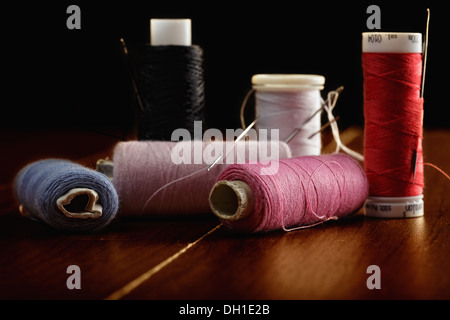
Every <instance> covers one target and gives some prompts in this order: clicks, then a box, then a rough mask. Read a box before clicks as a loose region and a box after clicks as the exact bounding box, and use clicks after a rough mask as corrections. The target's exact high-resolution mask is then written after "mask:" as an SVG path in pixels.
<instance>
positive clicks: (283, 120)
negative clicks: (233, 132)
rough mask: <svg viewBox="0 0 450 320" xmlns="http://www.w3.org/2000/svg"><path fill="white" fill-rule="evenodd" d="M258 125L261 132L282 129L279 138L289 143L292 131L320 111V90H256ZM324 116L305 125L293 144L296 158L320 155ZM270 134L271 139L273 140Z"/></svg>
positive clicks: (318, 115) (293, 140) (292, 148)
mask: <svg viewBox="0 0 450 320" xmlns="http://www.w3.org/2000/svg"><path fill="white" fill-rule="evenodd" d="M255 97H256V118H257V119H258V122H257V124H256V126H257V128H258V129H269V131H270V129H279V138H280V140H281V141H285V140H286V138H288V137H289V135H290V134H291V133H292V131H293V130H294V129H295V128H297V127H299V126H300V125H301V124H302V123H303V122H304V121H305V120H306V119H308V118H309V117H311V116H312V115H313V114H314V112H315V111H317V110H318V109H320V106H321V97H320V91H319V90H303V91H299V92H295V91H293V92H266V91H262V92H260V91H256V93H255ZM319 130H320V113H318V114H317V115H316V116H314V118H312V119H311V120H310V121H308V122H307V123H305V125H304V126H302V128H301V130H300V131H299V133H298V134H297V135H296V136H295V137H294V138H293V139H292V140H291V141H290V142H289V146H290V147H291V150H292V155H293V156H294V157H299V156H304V155H319V154H320V150H321V148H322V145H321V138H320V134H319V135H315V136H313V137H310V136H311V135H312V134H313V133H316V132H317V131H319ZM270 138H271V137H270V134H269V139H270Z"/></svg>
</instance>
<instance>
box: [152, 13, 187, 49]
mask: <svg viewBox="0 0 450 320" xmlns="http://www.w3.org/2000/svg"><path fill="white" fill-rule="evenodd" d="M150 44H151V45H152V46H170V45H173V46H190V45H191V44H192V32H191V19H150Z"/></svg>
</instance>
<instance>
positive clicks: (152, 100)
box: [137, 45, 205, 141]
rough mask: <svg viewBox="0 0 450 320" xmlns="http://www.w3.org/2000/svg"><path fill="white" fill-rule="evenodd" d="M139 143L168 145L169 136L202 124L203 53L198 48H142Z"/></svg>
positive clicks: (139, 68) (139, 69)
mask: <svg viewBox="0 0 450 320" xmlns="http://www.w3.org/2000/svg"><path fill="white" fill-rule="evenodd" d="M137 81H138V88H139V93H140V95H141V99H142V103H143V108H144V110H139V115H138V139H139V140H164V141H170V140H171V135H172V132H173V131H174V130H175V129H178V128H185V129H187V130H188V131H189V132H190V133H191V134H193V132H194V131H193V130H194V121H202V120H204V105H205V93H204V89H205V85H204V80H203V50H202V49H201V48H200V47H199V46H195V45H192V46H178V45H167V46H166V45H164V46H151V45H148V46H144V47H142V48H141V50H140V51H139V61H138V78H137Z"/></svg>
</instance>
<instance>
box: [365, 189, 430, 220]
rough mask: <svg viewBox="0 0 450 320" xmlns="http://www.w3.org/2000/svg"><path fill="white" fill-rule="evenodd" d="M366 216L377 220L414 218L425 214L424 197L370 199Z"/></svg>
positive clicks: (366, 208) (366, 205)
mask: <svg viewBox="0 0 450 320" xmlns="http://www.w3.org/2000/svg"><path fill="white" fill-rule="evenodd" d="M364 214H365V215H366V216H370V217H377V218H414V217H420V216H423V214H424V208H423V195H420V196H415V197H391V198H388V197H369V198H367V200H366V203H365V205H364Z"/></svg>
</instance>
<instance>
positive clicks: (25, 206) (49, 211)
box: [14, 159, 119, 231]
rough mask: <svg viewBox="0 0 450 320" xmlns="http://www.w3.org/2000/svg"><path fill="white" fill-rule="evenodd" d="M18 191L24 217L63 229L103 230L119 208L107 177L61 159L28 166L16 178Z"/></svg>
mask: <svg viewBox="0 0 450 320" xmlns="http://www.w3.org/2000/svg"><path fill="white" fill-rule="evenodd" d="M14 192H15V196H16V198H17V200H18V201H19V202H20V204H21V212H22V214H24V215H26V216H28V217H29V218H31V219H34V220H40V221H43V222H45V223H46V224H48V225H50V226H52V227H54V228H56V229H60V230H71V231H92V230H99V229H101V228H103V227H105V226H106V225H107V224H109V223H110V222H111V220H112V219H113V218H114V217H115V215H116V213H117V210H118V207H119V199H118V196H117V193H116V190H115V189H114V186H113V184H112V182H111V181H110V180H109V179H108V178H107V177H106V176H105V175H104V174H102V173H100V172H97V171H94V170H92V169H89V168H86V167H83V166H81V165H79V164H76V163H74V162H71V161H68V160H61V159H45V160H40V161H36V162H33V163H31V164H28V165H27V166H25V167H24V168H23V169H22V170H21V171H20V172H19V173H18V174H17V175H16V177H15V180H14Z"/></svg>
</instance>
